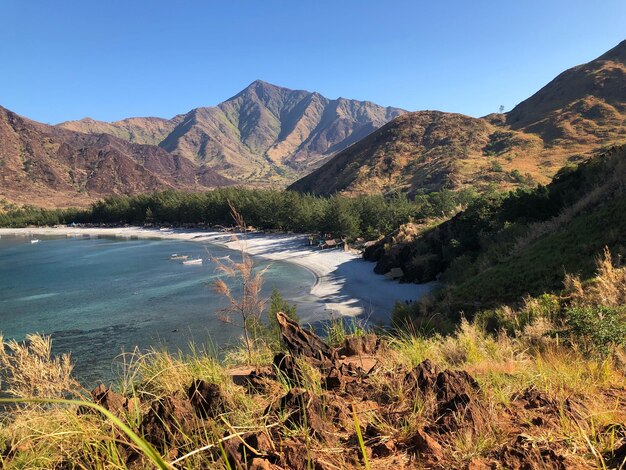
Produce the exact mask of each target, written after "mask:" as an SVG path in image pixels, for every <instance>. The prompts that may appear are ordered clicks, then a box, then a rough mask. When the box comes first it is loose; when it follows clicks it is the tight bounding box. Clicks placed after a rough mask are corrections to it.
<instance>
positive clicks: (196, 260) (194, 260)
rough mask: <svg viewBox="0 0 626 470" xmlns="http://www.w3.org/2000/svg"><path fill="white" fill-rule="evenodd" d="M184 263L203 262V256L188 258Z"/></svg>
mask: <svg viewBox="0 0 626 470" xmlns="http://www.w3.org/2000/svg"><path fill="white" fill-rule="evenodd" d="M183 264H202V258H195V259H187V260H185V261H183Z"/></svg>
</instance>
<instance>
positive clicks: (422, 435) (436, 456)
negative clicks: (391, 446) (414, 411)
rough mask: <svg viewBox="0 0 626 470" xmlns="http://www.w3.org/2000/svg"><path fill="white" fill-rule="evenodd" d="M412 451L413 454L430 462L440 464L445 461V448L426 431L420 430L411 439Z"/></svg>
mask: <svg viewBox="0 0 626 470" xmlns="http://www.w3.org/2000/svg"><path fill="white" fill-rule="evenodd" d="M409 442H410V450H411V451H412V453H413V454H415V455H419V456H420V458H422V459H425V460H428V461H430V462H438V461H441V460H442V459H443V448H442V447H441V445H440V444H439V443H438V442H437V441H436V440H435V439H433V438H432V437H431V436H429V435H428V434H427V433H426V432H425V431H423V430H419V431H417V432H416V433H415V435H414V436H413V437H412V438H411V439H410V441H409Z"/></svg>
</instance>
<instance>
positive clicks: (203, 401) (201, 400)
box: [187, 379, 226, 418]
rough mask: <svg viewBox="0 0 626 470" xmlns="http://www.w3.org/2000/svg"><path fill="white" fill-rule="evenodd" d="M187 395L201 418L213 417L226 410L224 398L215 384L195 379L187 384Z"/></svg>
mask: <svg viewBox="0 0 626 470" xmlns="http://www.w3.org/2000/svg"><path fill="white" fill-rule="evenodd" d="M187 396H188V397H189V400H190V401H191V405H192V406H193V408H194V409H195V410H196V414H197V415H198V416H200V417H201V418H215V417H217V416H219V415H220V414H222V413H224V412H225V411H226V398H225V397H224V395H223V393H222V391H221V390H220V387H219V385H217V384H214V383H209V382H206V381H204V380H201V379H196V380H194V381H193V382H192V384H191V385H190V386H189V389H188V390H187Z"/></svg>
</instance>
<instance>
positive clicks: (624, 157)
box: [365, 146, 626, 314]
mask: <svg viewBox="0 0 626 470" xmlns="http://www.w3.org/2000/svg"><path fill="white" fill-rule="evenodd" d="M625 181H626V146H620V147H614V148H612V149H610V150H609V151H607V152H606V153H604V154H603V155H601V156H599V157H596V158H593V159H591V160H589V161H587V162H585V163H583V164H581V165H579V166H578V167H577V168H576V167H568V168H564V169H563V170H562V171H561V172H559V174H558V175H557V176H556V178H555V179H554V181H553V182H552V183H550V184H549V185H548V186H540V187H538V188H536V189H531V190H518V191H515V192H512V193H510V194H509V195H506V196H502V195H495V194H492V195H486V196H484V197H482V198H480V199H478V200H476V201H475V202H474V203H472V204H471V205H470V206H469V207H468V208H467V209H466V210H464V211H462V212H460V213H459V214H457V215H456V216H455V217H453V218H452V219H450V220H448V221H445V222H443V223H441V224H440V225H438V226H436V227H434V228H430V229H423V230H420V229H419V228H417V227H413V229H409V228H407V227H405V228H403V229H401V230H399V231H398V232H396V233H394V234H391V235H390V236H388V237H387V238H386V239H384V240H382V241H381V242H380V243H379V244H377V245H375V246H373V247H371V248H369V249H368V250H367V251H366V253H365V256H366V258H367V259H370V260H372V261H376V262H377V265H376V271H377V272H378V273H380V274H384V273H386V272H388V271H389V270H391V269H392V268H401V269H402V270H403V272H404V280H405V281H414V282H425V281H431V280H435V279H440V280H442V281H444V283H445V284H446V289H445V292H444V293H442V295H441V298H440V301H441V304H440V305H439V307H440V308H444V309H445V310H447V311H449V312H452V313H454V312H459V311H463V312H465V313H466V314H470V313H472V312H475V311H476V310H479V309H484V308H491V307H494V306H496V305H499V304H501V303H505V302H506V303H515V302H519V301H520V300H521V299H522V297H524V296H526V295H532V296H537V295H541V294H542V293H544V292H557V291H559V290H560V289H562V287H563V276H564V273H572V274H576V275H580V276H581V277H582V278H583V279H588V278H590V277H591V276H592V275H593V272H594V270H595V263H594V260H595V259H596V258H597V257H599V256H600V255H601V254H602V252H603V250H604V248H605V247H608V248H609V249H610V251H611V252H612V253H613V255H614V256H615V257H616V258H619V257H620V256H623V255H624V254H625V251H624V243H623V241H624V234H626V219H625V218H624V217H623V214H624V211H626V196H625V193H624V187H625V186H624V184H625V183H624V182H625ZM411 231H412V236H407V235H406V234H407V233H410V232H411Z"/></svg>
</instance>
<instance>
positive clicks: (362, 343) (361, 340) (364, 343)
mask: <svg viewBox="0 0 626 470" xmlns="http://www.w3.org/2000/svg"><path fill="white" fill-rule="evenodd" d="M378 344H379V343H378V337H377V336H376V335H375V334H371V333H370V334H366V335H361V336H354V335H352V336H348V337H346V339H344V342H343V347H342V348H341V350H340V351H339V352H340V354H344V355H346V356H360V355H362V354H374V353H375V352H376V350H377V349H378Z"/></svg>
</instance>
